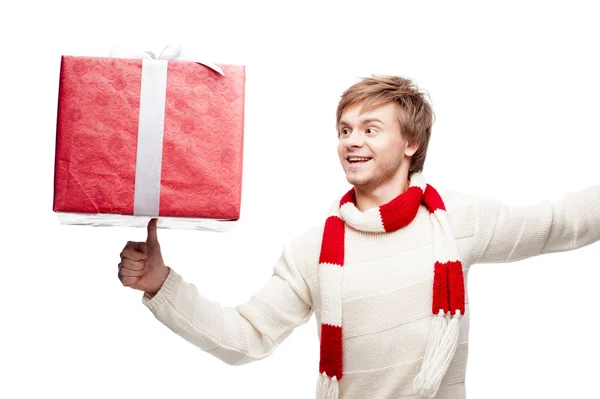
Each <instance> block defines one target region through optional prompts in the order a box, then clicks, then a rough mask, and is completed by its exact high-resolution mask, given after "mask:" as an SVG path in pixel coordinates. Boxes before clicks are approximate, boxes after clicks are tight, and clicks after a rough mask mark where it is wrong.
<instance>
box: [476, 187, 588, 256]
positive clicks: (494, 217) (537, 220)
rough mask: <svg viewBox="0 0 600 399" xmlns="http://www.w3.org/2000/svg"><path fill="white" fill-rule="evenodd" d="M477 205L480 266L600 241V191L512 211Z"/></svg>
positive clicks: (479, 200) (482, 202)
mask: <svg viewBox="0 0 600 399" xmlns="http://www.w3.org/2000/svg"><path fill="white" fill-rule="evenodd" d="M473 205H474V207H473V208H472V210H473V212H474V213H475V237H474V243H473V255H474V261H475V263H497V262H513V261H517V260H520V259H525V258H528V257H532V256H536V255H541V254H546V253H552V252H560V251H569V250H572V249H576V248H581V247H583V246H586V245H589V244H591V243H594V242H596V241H598V240H600V185H595V186H591V187H588V188H586V189H583V190H579V191H576V192H570V193H568V194H566V195H565V196H563V197H562V198H561V199H560V200H557V201H542V202H540V203H539V204H536V205H528V206H520V207H509V206H507V205H505V204H504V203H502V202H500V201H496V200H491V199H485V198H480V197H478V198H477V200H475V201H474V202H473Z"/></svg>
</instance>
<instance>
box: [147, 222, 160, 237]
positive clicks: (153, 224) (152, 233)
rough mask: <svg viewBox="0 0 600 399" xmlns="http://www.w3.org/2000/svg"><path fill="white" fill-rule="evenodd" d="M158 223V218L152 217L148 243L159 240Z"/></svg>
mask: <svg viewBox="0 0 600 399" xmlns="http://www.w3.org/2000/svg"><path fill="white" fill-rule="evenodd" d="M157 225H158V218H152V219H150V221H149V222H148V238H147V239H146V242H147V243H151V242H152V243H157V242H158V236H157V232H156V230H157Z"/></svg>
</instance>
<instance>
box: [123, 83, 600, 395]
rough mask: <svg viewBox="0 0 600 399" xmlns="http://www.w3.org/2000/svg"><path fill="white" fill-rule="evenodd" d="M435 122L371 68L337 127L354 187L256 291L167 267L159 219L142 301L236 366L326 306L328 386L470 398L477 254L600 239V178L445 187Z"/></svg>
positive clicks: (146, 254)
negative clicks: (436, 159) (228, 292)
mask: <svg viewBox="0 0 600 399" xmlns="http://www.w3.org/2000/svg"><path fill="white" fill-rule="evenodd" d="M432 124H433V111H432V109H431V107H430V105H429V104H428V102H427V101H426V99H425V96H424V95H423V93H422V92H420V91H419V90H418V88H417V87H416V86H415V85H414V84H413V83H412V82H411V81H410V80H408V79H404V78H401V77H393V76H381V77H371V78H365V79H363V80H362V81H360V82H358V83H356V84H355V85H353V86H351V87H350V88H349V89H347V90H346V91H345V92H344V93H343V94H342V97H341V100H340V103H339V106H338V110H337V123H336V127H337V133H338V137H339V144H338V156H339V159H340V162H341V165H342V167H343V169H344V171H345V174H346V178H347V180H348V182H349V183H350V184H351V185H352V189H350V190H349V191H348V192H347V193H346V194H344V195H343V196H341V197H340V198H338V199H336V200H335V201H334V202H333V205H332V206H331V209H330V212H329V216H328V217H327V218H326V220H325V221H324V223H323V224H322V225H319V226H315V227H313V228H311V229H309V230H307V231H305V232H304V233H302V234H301V235H299V236H298V237H297V238H296V239H294V240H292V241H291V242H290V243H288V244H287V245H286V246H285V247H284V248H283V251H282V255H281V257H280V259H279V261H278V262H277V263H276V264H275V266H274V271H273V275H272V277H271V278H270V279H269V281H267V282H266V284H265V285H264V287H263V288H261V289H260V290H259V291H258V292H257V293H256V295H255V296H253V297H252V298H251V299H250V300H249V301H248V302H247V303H245V304H242V305H239V306H237V307H235V308H231V307H222V306H220V305H218V304H216V303H215V302H213V301H210V300H209V299H207V298H205V297H203V296H202V295H201V294H199V293H198V291H197V290H196V287H195V286H194V285H193V284H191V283H188V282H186V281H185V280H184V279H183V278H182V277H181V276H180V275H179V274H178V273H176V272H175V271H174V270H173V268H172V267H168V266H166V265H165V263H164V261H163V258H162V254H161V251H160V245H159V243H158V238H157V231H156V226H157V220H156V219H152V220H151V221H150V223H149V224H148V239H147V241H146V242H137V243H136V242H130V243H128V244H127V245H126V246H125V248H124V249H123V251H122V252H121V263H119V278H120V280H121V282H122V284H123V285H125V286H128V287H132V288H134V289H138V290H141V291H144V292H145V293H144V295H143V297H142V302H143V303H144V304H145V305H146V306H147V307H148V308H149V309H150V310H151V311H152V313H153V314H154V315H155V317H156V318H157V319H158V320H160V321H161V322H162V323H164V324H165V325H166V326H168V327H169V328H170V329H171V330H172V331H174V332H175V333H177V334H179V335H180V336H181V337H183V338H184V339H186V340H188V341H189V342H191V343H192V344H194V345H196V346H197V347H199V348H201V349H203V350H205V351H207V352H208V353H210V354H211V355H213V356H215V357H217V358H219V359H220V360H222V361H224V362H226V363H228V364H232V365H241V364H244V363H248V362H252V361H255V360H259V359H262V358H264V357H266V356H268V355H270V354H271V353H272V352H273V350H275V348H276V347H277V346H278V345H279V344H280V343H281V342H282V341H283V340H284V339H285V338H287V337H288V336H289V335H290V334H291V332H292V331H293V329H294V328H295V327H297V326H299V325H301V324H304V323H306V322H307V321H308V320H309V319H310V318H311V316H312V314H313V313H314V314H315V318H316V322H317V323H318V325H319V327H320V328H319V330H318V331H319V338H320V364H319V374H318V381H317V392H316V394H317V397H318V398H329V399H334V398H344V399H350V398H352V399H359V398H360V399H364V398H394V399H395V398H400V397H402V398H418V397H428V398H434V397H435V398H446V399H450V398H452V399H460V398H466V390H465V370H466V364H467V349H468V333H469V303H468V295H467V292H466V288H467V285H466V278H465V277H466V276H467V274H468V271H469V268H470V266H471V265H473V264H475V263H490V262H512V261H517V260H520V259H524V258H527V257H531V256H537V255H541V254H547V253H551V252H557V251H567V250H572V249H575V248H580V247H583V246H585V245H588V244H591V243H593V242H596V241H598V240H600V186H599V185H595V186H591V187H589V188H586V189H584V190H580V191H578V192H574V193H569V194H567V195H565V196H564V197H563V198H562V199H560V200H557V201H553V202H550V201H543V202H541V203H540V204H537V205H530V206H523V207H512V208H511V207H507V206H506V205H505V204H504V203H502V202H501V201H497V200H492V199H488V198H483V197H478V196H473V195H466V194H460V193H457V192H453V191H451V192H446V193H444V194H443V195H440V194H439V193H438V192H437V191H436V190H435V188H434V187H432V186H431V185H429V184H427V182H426V181H425V178H424V176H423V175H422V174H421V172H422V170H423V165H424V162H425V157H426V153H427V146H428V143H429V139H430V135H431V127H432ZM255 394H256V395H260V393H259V392H256V393H255ZM286 394H287V393H286V392H282V393H281V396H286Z"/></svg>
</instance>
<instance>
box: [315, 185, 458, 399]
mask: <svg viewBox="0 0 600 399" xmlns="http://www.w3.org/2000/svg"><path fill="white" fill-rule="evenodd" d="M421 205H425V206H426V207H427V209H428V210H429V214H430V217H431V221H432V223H433V230H434V241H433V250H434V260H435V264H434V265H432V269H433V270H432V271H433V273H434V280H433V298H432V326H431V331H430V334H429V342H428V345H427V350H426V352H425V356H424V359H423V364H422V367H421V371H420V373H419V374H418V375H417V377H416V378H415V380H414V383H413V386H414V390H415V393H418V394H420V395H422V396H425V397H431V398H432V397H434V396H435V394H436V392H437V390H438V388H439V386H440V383H441V381H442V378H443V377H444V375H445V374H446V371H447V370H448V367H449V365H450V361H451V360H452V357H453V356H454V352H455V351H456V344H457V341H458V332H459V321H460V317H461V315H464V313H465V292H464V279H463V270H462V263H461V262H460V260H459V259H458V252H457V250H456V245H455V243H454V237H453V236H452V232H451V230H450V225H449V223H448V219H447V215H446V208H445V206H444V202H443V201H442V198H441V197H440V195H439V194H438V192H437V191H436V190H435V189H434V188H433V187H431V186H430V185H428V184H426V182H425V179H424V177H423V176H422V175H420V174H418V173H415V174H413V175H412V177H411V179H410V185H409V188H408V189H407V190H406V191H405V192H404V193H402V194H400V195H399V196H398V197H396V198H394V199H393V200H391V201H390V202H388V203H387V204H384V205H382V206H380V207H378V208H373V209H369V210H367V211H365V212H361V211H360V210H359V209H358V208H357V207H356V198H355V196H354V189H351V190H350V191H348V192H347V193H346V195H344V196H343V197H342V199H341V200H340V201H339V203H337V201H336V203H335V204H334V206H333V207H332V211H331V213H330V216H329V217H328V218H327V220H326V222H325V228H324V231H323V241H322V244H321V253H320V256H319V284H320V287H321V288H320V290H321V359H320V364H319V382H318V386H317V398H318V399H337V398H338V396H339V381H340V380H341V379H342V377H343V374H342V368H343V367H342V336H343V335H342V329H343V327H342V280H343V279H342V277H343V270H344V229H345V224H348V225H349V226H350V227H352V228H354V229H357V230H361V231H366V232H377V233H385V232H390V231H395V230H398V229H401V228H402V227H404V226H406V225H408V224H409V223H411V222H412V221H413V219H414V218H415V216H416V215H417V212H418V210H419V208H420V206H421Z"/></svg>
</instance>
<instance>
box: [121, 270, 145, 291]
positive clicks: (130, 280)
mask: <svg viewBox="0 0 600 399" xmlns="http://www.w3.org/2000/svg"><path fill="white" fill-rule="evenodd" d="M119 279H120V280H121V284H123V285H124V286H125V287H131V286H134V285H135V284H136V283H137V282H138V281H139V279H140V278H139V277H123V276H121V274H120V272H119Z"/></svg>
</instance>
